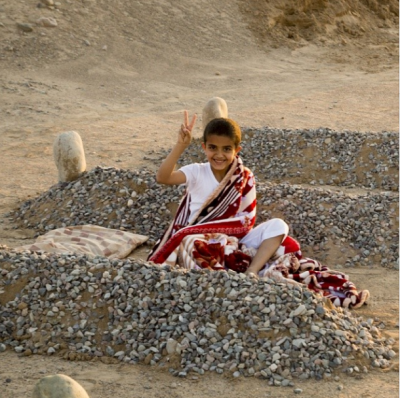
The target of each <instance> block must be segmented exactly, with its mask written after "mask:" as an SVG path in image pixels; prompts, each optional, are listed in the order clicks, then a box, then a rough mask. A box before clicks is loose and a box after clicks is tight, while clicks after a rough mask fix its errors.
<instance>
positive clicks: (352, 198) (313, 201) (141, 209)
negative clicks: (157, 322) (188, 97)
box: [11, 167, 398, 268]
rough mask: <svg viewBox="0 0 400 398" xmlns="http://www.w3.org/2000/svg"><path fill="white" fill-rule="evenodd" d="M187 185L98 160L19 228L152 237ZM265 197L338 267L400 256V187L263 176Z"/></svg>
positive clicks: (26, 210) (310, 249)
mask: <svg viewBox="0 0 400 398" xmlns="http://www.w3.org/2000/svg"><path fill="white" fill-rule="evenodd" d="M182 193H183V188H182V187H181V188H177V187H166V186H162V185H160V184H157V183H156V181H155V177H154V172H150V171H147V170H140V171H130V170H122V169H115V168H101V167H96V168H95V169H93V170H91V171H89V172H87V173H85V174H84V175H83V176H82V177H80V178H79V179H78V180H76V181H73V182H71V183H65V184H58V185H55V186H53V187H51V188H50V189H49V190H48V191H47V192H44V193H43V194H42V195H40V196H39V197H38V198H36V199H33V200H29V201H27V202H25V203H23V204H22V205H21V206H20V208H19V209H18V210H16V211H15V212H14V213H13V214H11V217H12V219H13V220H14V222H15V223H16V226H17V228H30V229H33V230H35V231H36V233H37V235H41V234H43V233H45V232H46V231H49V230H51V229H55V228H60V227H65V226H71V225H84V224H94V225H100V226H103V227H108V228H115V229H119V228H122V229H126V230H130V231H133V232H135V233H139V234H142V235H147V236H149V237H150V240H149V244H150V245H152V244H153V243H154V242H155V241H156V240H157V239H158V238H159V237H160V236H161V235H162V233H163V232H164V230H165V229H166V227H167V226H168V224H169V223H170V221H171V219H172V213H173V212H174V210H175V208H176V207H177V204H178V202H179V200H180V198H181V196H182ZM257 199H258V218H257V223H260V222H261V221H264V220H266V219H268V218H271V217H274V216H275V217H276V216H278V217H282V218H284V219H285V220H286V222H287V223H288V224H289V225H290V227H291V235H292V236H293V237H294V238H296V239H298V240H299V241H300V243H301V245H302V249H303V252H304V253H305V254H307V255H308V256H309V257H311V256H317V258H318V259H320V260H324V261H325V259H326V258H327V256H329V255H330V252H331V251H332V250H333V249H335V253H334V256H333V258H330V264H328V265H330V266H331V268H337V265H347V266H353V265H358V264H361V265H377V264H380V265H382V266H385V267H391V268H393V267H395V266H396V264H397V253H398V224H397V221H396V217H397V216H398V194H396V193H394V192H376V191H374V192H372V191H363V192H361V193H351V192H347V191H346V192H343V191H335V190H331V189H322V188H318V187H313V186H311V187H305V186H297V185H291V184H289V183H281V184H274V183H263V182H259V183H258V186H257ZM337 248H339V249H340V250H337Z"/></svg>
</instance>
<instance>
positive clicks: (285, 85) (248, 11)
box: [0, 0, 399, 398]
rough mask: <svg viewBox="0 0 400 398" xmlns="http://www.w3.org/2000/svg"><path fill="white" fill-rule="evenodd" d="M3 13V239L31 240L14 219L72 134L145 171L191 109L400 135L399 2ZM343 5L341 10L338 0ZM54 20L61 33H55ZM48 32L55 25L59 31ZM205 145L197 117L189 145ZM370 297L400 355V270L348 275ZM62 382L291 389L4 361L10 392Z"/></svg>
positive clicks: (32, 5) (101, 386)
mask: <svg viewBox="0 0 400 398" xmlns="http://www.w3.org/2000/svg"><path fill="white" fill-rule="evenodd" d="M45 3H47V4H49V3H52V1H43V2H42V3H40V2H39V3H38V0H36V1H31V0H29V1H24V2H7V3H6V2H0V68H1V69H0V71H1V73H0V120H1V123H0V150H1V152H0V153H1V157H0V159H1V166H0V243H1V244H5V245H8V246H10V247H17V246H19V245H22V244H27V243H30V242H32V241H33V233H32V231H28V230H15V229H11V226H10V225H9V223H8V220H7V217H6V216H5V214H6V213H7V212H9V211H10V210H12V209H14V208H15V207H16V206H17V205H18V204H20V203H21V202H23V201H25V200H27V199H28V198H33V197H35V196H37V195H38V194H39V193H41V192H43V191H45V190H47V189H48V188H49V187H50V186H51V185H53V184H55V183H57V170H56V167H55V164H54V161H53V154H52V145H53V141H54V139H55V137H56V136H57V134H59V133H61V132H64V131H68V130H76V131H77V132H79V134H80V135H81V137H82V140H83V143H84V147H85V154H86V161H87V168H88V169H91V168H93V167H95V166H97V165H101V166H113V167H121V168H129V169H135V168H138V167H141V166H147V167H149V168H151V169H154V167H155V166H154V164H152V162H151V161H149V160H146V159H144V158H145V157H146V153H147V152H148V151H149V150H152V149H154V150H158V149H160V148H169V147H171V146H172V144H173V143H174V141H175V139H176V134H177V131H178V128H179V125H180V123H181V120H182V115H183V110H184V109H187V110H188V111H189V112H190V113H197V114H198V115H199V116H200V115H201V111H202V108H203V106H204V104H205V103H206V101H207V100H208V99H209V98H211V97H214V96H219V97H222V98H224V99H225V100H226V101H227V103H228V108H229V116H230V117H231V118H233V119H235V120H237V121H238V122H239V124H240V125H241V126H247V127H250V126H252V127H261V126H270V127H273V128H290V129H294V128H315V127H329V128H331V129H335V130H339V131H342V130H349V131H373V132H376V133H377V134H379V133H380V132H382V131H398V129H399V118H398V116H399V90H398V89H399V79H398V77H399V69H398V61H399V56H398V3H397V1H394V0H385V1H379V2H378V1H375V0H340V1H338V2H335V6H332V5H330V4H328V3H331V2H325V1H323V0H320V1H318V0H300V1H294V0H270V1H256V0H254V1H251V2H248V1H245V0H221V1H218V2H214V1H211V0H202V1H198V2H191V1H189V0H180V1H175V2H172V1H168V0H156V1H152V2H151V4H150V5H149V4H146V2H141V1H128V0H115V1H112V2H110V1H107V0H82V1H73V0H60V1H59V2H56V3H55V5H54V6H50V7H49V6H46V5H45ZM332 4H333V3H332ZM40 17H45V18H53V19H54V20H55V21H56V23H57V26H53V27H46V26H43V24H48V23H49V22H48V21H49V20H47V22H46V20H45V21H44V22H43V20H42V21H41V22H40V21H39V22H38V19H39V18H40ZM50 23H53V25H54V21H53V20H50ZM200 135H201V117H199V120H198V122H197V125H196V128H195V132H194V136H195V137H199V136H200ZM349 274H350V276H351V279H352V280H353V281H354V282H355V284H356V285H357V286H360V288H363V289H364V288H365V289H369V290H370V292H371V296H372V298H371V301H370V304H369V305H368V306H366V307H364V308H363V309H361V310H359V311H358V314H359V315H360V316H362V317H365V318H373V319H375V320H376V322H378V323H379V322H383V324H384V325H385V328H384V329H383V334H384V335H385V336H386V337H389V336H390V337H393V338H395V339H396V345H395V350H396V352H398V322H399V320H398V318H399V307H398V301H399V295H398V293H399V277H398V271H396V270H387V269H383V268H381V267H379V265H377V266H376V267H374V268H371V269H364V268H356V269H354V270H351V271H350V272H349ZM53 373H64V374H67V375H69V376H71V377H73V378H75V379H76V380H77V381H78V382H80V383H81V384H82V385H83V386H84V388H85V389H86V390H87V391H88V393H89V395H90V396H91V397H99V398H102V397H111V396H118V397H120V398H128V397H132V396H140V397H148V398H150V397H166V396H169V397H184V396H185V397H186V396H191V397H195V398H199V397H204V396H217V395H218V396H220V397H221V398H222V397H228V396H229V397H231V398H233V397H239V396H246V397H249V398H253V397H254V398H255V397H287V396H292V395H294V392H293V388H278V387H270V386H268V384H267V383H266V382H265V381H263V380H257V379H255V378H246V379H244V378H240V379H235V380H232V379H230V378H229V377H227V376H218V375H215V374H206V375H204V376H199V377H195V378H192V377H191V376H189V377H188V378H187V379H177V378H174V377H172V376H171V375H170V374H169V373H168V371H167V370H165V369H160V368H156V367H154V368H152V367H150V366H132V365H129V366H128V365H123V364H119V363H118V364H105V363H101V362H94V361H93V362H69V361H65V360H63V359H61V358H54V357H41V356H33V357H20V356H18V355H17V354H15V353H12V352H9V351H7V352H5V353H2V354H0V385H1V387H0V391H1V393H0V396H1V397H2V398H11V397H15V398H17V397H25V396H29V395H30V391H32V389H33V386H34V384H35V383H36V382H37V381H38V380H39V379H40V378H41V377H43V376H44V375H47V374H53ZM337 376H338V379H337V380H323V381H315V380H309V381H302V382H301V381H296V387H297V388H301V389H302V390H303V392H302V396H307V397H311V398H317V397H318V398H320V397H328V396H329V397H346V398H350V397H360V396H362V397H375V396H377V395H379V396H380V397H382V398H386V397H387V398H393V397H396V396H398V385H399V377H398V376H399V375H398V358H397V359H395V360H394V361H393V366H392V368H391V369H389V370H386V371H379V370H374V371H371V372H369V373H368V374H360V375H358V376H356V377H351V376H348V375H344V374H338V375H337Z"/></svg>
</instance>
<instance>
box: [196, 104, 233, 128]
mask: <svg viewBox="0 0 400 398" xmlns="http://www.w3.org/2000/svg"><path fill="white" fill-rule="evenodd" d="M218 117H228V105H227V104H226V101H225V100H224V99H222V98H220V97H214V98H211V99H210V100H208V102H207V103H206V105H205V107H204V108H203V115H202V122H203V130H204V129H205V127H206V126H207V124H208V122H209V121H210V120H212V119H216V118H218Z"/></svg>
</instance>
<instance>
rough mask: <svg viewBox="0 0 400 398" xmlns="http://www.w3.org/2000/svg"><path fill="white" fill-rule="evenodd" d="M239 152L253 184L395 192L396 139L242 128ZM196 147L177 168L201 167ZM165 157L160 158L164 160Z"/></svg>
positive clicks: (392, 134) (196, 143) (325, 131)
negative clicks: (189, 165) (352, 188)
mask: <svg viewBox="0 0 400 398" xmlns="http://www.w3.org/2000/svg"><path fill="white" fill-rule="evenodd" d="M242 134H243V136H242V139H243V143H242V144H241V145H242V147H243V149H242V150H241V152H240V155H241V157H242V158H243V161H244V164H245V165H246V166H247V167H249V168H250V169H251V170H252V171H253V173H254V174H255V175H256V177H257V180H258V181H259V182H260V181H270V182H282V181H287V182H290V183H292V184H311V185H332V186H343V187H360V188H369V189H380V190H385V191H395V192H397V191H398V189H399V167H398V166H399V133H398V132H386V131H383V132H381V133H368V132H358V131H341V132H338V131H335V130H330V129H327V128H319V129H301V130H300V129H299V130H290V129H273V128H269V127H264V128H261V129H254V128H243V129H242ZM200 143H201V141H200V140H195V141H194V143H193V144H192V145H191V146H190V147H189V148H188V149H187V150H186V151H185V152H184V154H183V155H182V156H181V159H180V164H182V165H184V164H189V163H191V162H193V161H204V160H203V159H204V155H203V154H202V150H201V146H200ZM166 154H167V152H164V153H162V155H161V157H160V158H161V159H164V158H165V156H166Z"/></svg>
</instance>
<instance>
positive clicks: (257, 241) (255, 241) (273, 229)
mask: <svg viewBox="0 0 400 398" xmlns="http://www.w3.org/2000/svg"><path fill="white" fill-rule="evenodd" d="M288 233H289V226H288V225H287V224H286V223H285V221H283V220H281V219H280V218H272V219H271V220H268V221H265V222H263V223H262V224H260V225H258V226H257V227H255V228H253V229H252V230H251V231H250V232H249V233H248V234H247V235H246V236H244V237H243V238H242V239H240V243H243V244H245V245H246V247H253V248H254V249H258V248H259V247H260V245H261V243H262V242H263V241H264V240H265V239H269V238H273V237H274V236H279V235H283V239H282V241H283V240H284V239H285V238H286V237H287V236H288Z"/></svg>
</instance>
